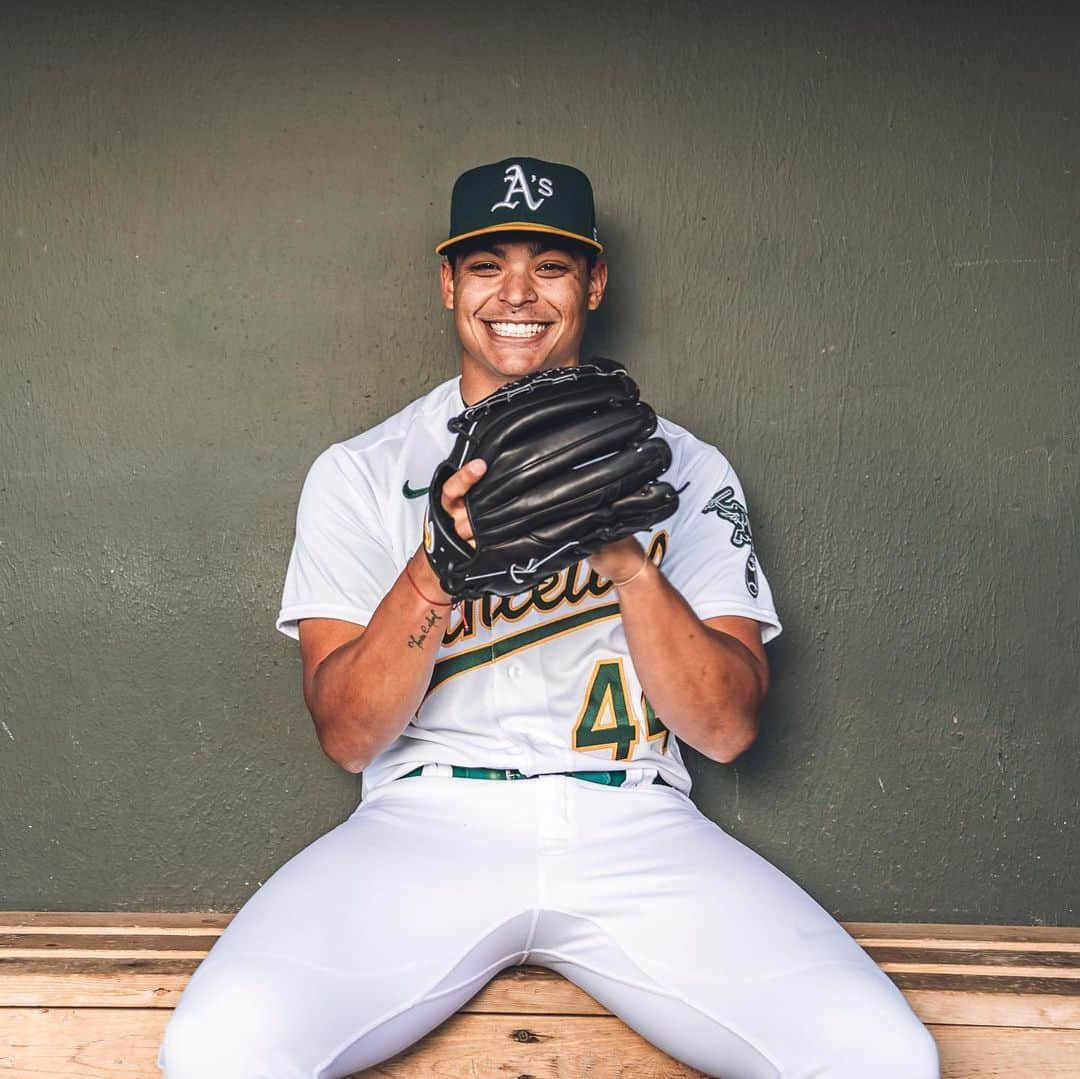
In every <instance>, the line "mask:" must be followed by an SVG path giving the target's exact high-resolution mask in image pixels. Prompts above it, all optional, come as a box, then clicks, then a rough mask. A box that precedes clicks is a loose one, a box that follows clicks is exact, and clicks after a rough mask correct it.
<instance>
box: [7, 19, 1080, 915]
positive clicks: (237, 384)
mask: <svg viewBox="0 0 1080 1079" xmlns="http://www.w3.org/2000/svg"><path fill="white" fill-rule="evenodd" d="M815 6H816V7H818V8H829V9H831V11H830V13H829V14H823V13H820V12H818V13H815V12H814V11H812V9H813V8H814V7H815ZM102 7H103V6H102V5H83V6H81V7H76V6H74V5H71V6H68V7H61V6H59V5H56V6H50V5H48V4H44V5H43V4H35V5H27V6H26V7H25V9H24V10H23V11H22V12H21V13H19V12H16V13H15V14H14V15H13V16H9V19H8V21H7V24H6V30H5V34H4V35H3V39H2V41H0V95H2V97H0V100H2V102H3V108H2V109H0V139H2V149H3V156H2V164H0V243H2V245H3V247H2V253H3V257H2V259H0V328H2V334H0V348H2V366H0V615H2V620H0V626H2V632H3V643H4V647H3V649H2V650H0V686H2V693H0V720H2V723H0V821H2V824H0V844H2V848H3V849H2V852H0V906H3V907H6V908H42V909H80V908H81V909H195V908H201V909H235V908H236V907H238V906H239V905H240V904H241V903H242V902H243V901H244V900H245V899H246V898H247V897H248V896H249V895H250V894H251V893H252V892H253V891H254V890H255V889H256V888H257V887H258V885H259V883H260V882H262V881H264V880H265V879H266V878H267V877H268V875H269V874H270V873H272V872H273V871H274V870H275V869H276V868H277V867H278V866H279V865H281V864H282V863H283V862H284V861H285V860H286V859H287V858H288V857H290V856H291V855H292V854H294V853H295V852H297V851H298V850H300V849H301V848H302V847H303V846H305V845H306V844H307V843H309V842H310V841H312V840H313V839H314V838H316V837H317V836H318V835H320V834H322V833H323V832H324V831H326V830H328V829H329V828H330V827H332V826H333V825H335V824H337V823H338V822H340V821H341V820H343V819H344V818H345V816H346V815H347V814H348V813H349V812H350V811H351V809H352V808H353V807H354V806H355V804H356V801H357V798H358V790H359V784H358V780H357V779H356V777H353V776H350V775H348V774H347V773H345V772H343V771H341V770H340V769H338V768H337V766H336V765H334V764H332V763H331V762H330V761H328V760H327V759H325V758H324V757H323V755H322V753H321V751H320V750H319V747H318V744H317V742H316V740H315V737H314V733H313V729H312V726H311V723H310V720H309V719H308V717H307V714H306V712H305V710H304V706H303V703H302V699H301V693H300V664H299V657H298V653H297V648H296V645H295V644H294V643H293V642H291V641H289V640H287V639H285V638H284V637H283V636H281V635H279V634H278V633H277V632H276V631H275V630H274V626H273V623H274V616H275V614H276V611H277V606H278V600H279V597H280V588H281V582H282V578H283V574H284V569H285V563H286V559H287V556H288V552H289V548H290V545H291V542H292V534H293V531H292V530H293V514H294V512H295V507H296V500H297V497H298V494H299V490H300V484H301V482H302V479H303V477H304V475H305V473H306V470H307V468H308V466H309V465H310V463H311V461H312V460H313V459H314V457H315V456H316V455H317V454H318V453H319V451H321V450H322V449H323V448H325V447H326V446H327V445H329V444H330V443H331V442H333V441H336V440H339V439H342V438H345V437H348V436H350V435H351V434H354V433H356V432H358V431H360V430H363V429H364V428H365V427H367V426H369V425H371V424H373V423H375V422H377V421H378V420H380V419H382V418H383V417H385V416H386V415H388V414H389V413H391V412H392V411H394V410H396V409H398V408H400V407H401V406H403V405H405V404H406V403H407V402H409V401H410V400H412V399H413V398H414V397H416V396H418V395H420V394H421V393H423V392H425V391H426V390H427V389H428V388H430V387H431V386H433V385H434V384H436V383H437V382H439V381H441V380H443V379H444V378H447V377H449V376H450V375H451V374H453V373H454V371H455V365H456V353H455V349H454V342H453V338H452V328H451V325H450V322H449V321H448V317H447V316H446V314H445V313H444V312H442V311H441V310H440V308H439V306H438V302H437V292H436V268H437V261H438V260H437V259H436V258H435V256H434V255H433V253H432V247H433V245H434V243H435V242H436V241H437V240H439V239H440V238H442V237H443V236H444V235H445V228H446V222H447V198H448V193H449V188H450V185H451V183H452V181H453V179H454V177H455V176H456V175H457V174H458V172H460V171H461V170H463V169H464V168H467V167H469V166H471V165H474V164H477V163H480V162H483V161H491V160H496V159H498V158H500V157H503V156H506V155H507V154H511V153H532V154H536V155H539V156H544V157H548V158H550V159H555V160H564V161H571V162H574V163H576V164H579V165H580V166H581V167H583V168H584V169H585V170H586V171H587V172H588V173H589V174H590V175H591V176H592V177H593V179H594V182H595V185H596V188H597V196H598V202H599V213H600V227H601V229H602V232H603V234H604V236H605V237H606V239H607V241H608V243H609V255H610V265H611V273H612V286H611V290H610V293H609V297H608V300H607V302H606V303H605V306H604V308H603V309H602V311H601V312H600V313H599V315H598V316H597V318H596V320H595V323H594V325H593V327H592V330H591V342H592V346H593V347H594V348H595V349H596V351H600V352H603V353H606V354H608V355H612V356H615V357H618V358H620V359H622V360H623V361H624V362H626V363H627V364H628V365H630V366H631V368H632V370H633V371H634V372H635V374H636V376H637V377H638V379H639V381H640V383H641V385H642V387H643V392H644V395H645V397H646V399H647V400H649V401H650V402H652V403H653V404H654V405H655V406H656V407H657V409H658V410H659V411H660V412H662V413H664V414H665V415H668V416H670V417H671V418H672V419H674V420H676V421H677V422H679V423H682V424H684V425H686V426H688V427H689V428H690V429H691V430H693V431H694V432H696V433H697V434H698V435H700V436H701V437H703V438H705V439H707V440H709V441H712V442H714V443H715V444H717V445H718V446H719V447H720V448H721V449H722V450H723V451H724V452H725V453H726V454H727V455H728V457H729V458H730V459H731V460H732V462H733V463H734V465H735V468H736V469H737V471H738V473H739V475H740V477H741V478H742V480H743V483H744V485H745V487H746V491H747V495H748V499H749V502H750V511H751V519H752V522H753V525H754V531H755V536H756V540H757V546H758V550H759V554H760V559H761V563H762V565H763V566H764V567H765V570H766V572H767V573H768V575H769V578H770V581H771V582H772V585H773V588H774V591H775V595H776V600H777V604H778V608H779V611H780V614H781V617H782V619H783V621H784V623H785V633H784V635H783V636H782V637H781V638H780V639H779V640H778V641H777V642H776V643H775V644H774V645H771V646H770V657H771V662H772V665H773V678H774V689H773V692H772V694H771V696H770V699H769V701H768V704H767V708H766V712H765V715H764V723H763V728H764V729H763V733H762V736H761V738H760V740H759V742H758V743H757V744H756V745H755V746H754V747H753V748H752V749H751V750H750V751H749V752H748V753H747V754H745V755H744V756H743V757H741V758H740V759H739V760H738V761H737V762H735V764H734V765H732V766H724V765H719V764H715V763H712V762H710V761H708V760H706V759H705V758H703V757H700V756H698V755H697V754H695V753H694V752H693V751H692V750H687V756H688V757H689V764H690V767H691V769H692V773H693V776H694V780H695V788H694V798H695V800H696V801H697V803H698V805H699V806H700V807H701V808H702V810H703V812H705V813H706V814H707V815H709V816H710V817H711V818H712V819H713V820H715V821H716V822H717V823H719V824H720V825H721V826H722V827H724V828H725V829H727V830H728V831H730V832H731V834H733V835H735V836H736V837H737V838H739V839H740V840H742V841H743V842H745V843H747V844H749V845H751V846H752V847H754V849H756V850H758V851H759V852H760V853H762V854H763V855H764V856H765V857H767V858H769V859H770V860H771V861H773V862H774V863H775V864H777V865H778V866H780V867H781V868H782V869H783V870H784V871H785V872H787V873H789V874H790V875H792V876H793V877H794V878H795V879H796V880H798V881H799V883H801V884H802V885H803V887H805V888H806V889H807V890H808V891H810V892H811V894H813V895H814V896H815V897H816V898H817V899H818V900H819V901H820V902H821V903H823V904H824V905H825V906H826V907H827V908H828V909H829V910H831V911H832V912H833V913H834V914H835V915H836V916H837V917H840V918H849V919H858V918H865V919H879V918H880V919H893V918H894V919H904V920H932V921H973V922H981V921H985V922H1019V923H1026V922H1045V923H1049V924H1065V923H1070V922H1071V923H1073V924H1075V923H1076V921H1077V909H1076V896H1077V891H1078V889H1077V873H1076V867H1077V864H1078V859H1077V844H1076V838H1075V837H1076V835H1077V827H1076V826H1077V816H1078V812H1080V810H1078V805H1077V785H1076V780H1075V770H1076V761H1077V727H1078V723H1077V721H1078V719H1080V709H1078V704H1077V702H1078V700H1080V679H1078V674H1077V657H1078V653H1080V610H1078V595H1077V581H1078V572H1080V544H1078V535H1077V507H1078V501H1080V500H1078V491H1080V438H1078V434H1077V422H1076V417H1077V414H1078V411H1080V376H1078V359H1080V348H1078V334H1077V330H1078V319H1077V298H1078V285H1080V223H1078V200H1077V194H1078V183H1077V181H1078V178H1080V153H1078V150H1080V105H1078V102H1080V75H1078V64H1077V55H1076V48H1075V42H1076V40H1077V30H1078V27H1080V22H1078V20H1077V19H1075V18H1074V19H1072V20H1071V22H1069V23H1068V24H1063V23H1062V22H1061V21H1060V19H1058V20H1052V19H1050V18H1049V17H1048V16H1042V15H1038V14H1034V15H1032V14H1029V15H1027V16H1024V17H1021V16H1018V15H1017V16H1012V15H1006V14H1004V13H1003V12H1004V11H1005V9H1004V8H1002V9H1001V10H1000V11H997V10H996V9H995V8H994V7H993V5H983V6H981V7H980V9H979V11H980V14H978V15H977V17H968V16H964V17H961V16H959V15H956V16H952V15H950V14H948V13H947V12H946V11H945V10H944V6H940V5H939V6H937V7H930V6H927V7H926V9H925V10H923V11H921V12H920V13H919V14H918V15H917V16H916V15H915V14H912V8H911V5H905V4H899V3H895V4H892V5H888V6H874V5H867V4H857V5H856V4H851V5H850V6H849V7H848V8H847V10H843V11H841V10H839V8H840V7H841V6H840V5H810V4H806V5H803V4H796V3H793V2H789V3H784V4H759V3H754V4H749V3H747V4H741V5H724V4H711V3H701V4H687V3H674V4H665V5H649V4H629V3H622V4H615V3H594V4H591V5H583V4H570V3H562V2H560V0H551V2H549V3H546V4H544V5H542V6H537V5H531V6H529V5H526V6H522V5H510V4H505V3H499V4H494V3H471V4H462V5H448V4H443V3H419V2H417V0H399V2H397V3H394V4H344V3H342V4H318V3H303V4H299V3H297V4H291V5H290V4H282V3H278V4H271V3H267V4H261V5H254V4H236V3H228V2H225V3H220V4H215V5H209V4H207V5H193V6H185V7H184V8H181V7H178V6H175V5H172V6H169V7H168V8H165V7H161V8H159V7H155V6H154V5H149V6H148V5H144V4H140V5H135V4H131V5H126V8H128V9H130V10H125V6H123V5H115V6H112V7H111V8H109V5H105V6H104V7H105V8H109V10H107V11H102V10H101V9H102ZM9 10H10V8H9Z"/></svg>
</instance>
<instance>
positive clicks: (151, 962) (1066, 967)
mask: <svg viewBox="0 0 1080 1079" xmlns="http://www.w3.org/2000/svg"><path fill="white" fill-rule="evenodd" d="M230 917H231V915H223V914H198V913H195V914H117V913H104V914H101V913H98V914H95V913H41V912H23V911H15V912H0V1077H5V1079H7V1077H14V1076H18V1077H19V1079H30V1077H33V1079H47V1077H52V1076H56V1077H60V1076H63V1077H64V1079H89V1077H91V1076H93V1077H94V1079H102V1077H106V1076H107V1077H109V1079H135V1077H137V1076H138V1077H142V1076H147V1077H154V1079H157V1077H158V1076H159V1075H160V1073H159V1072H158V1070H157V1067H156V1065H155V1062H154V1058H155V1056H156V1053H157V1047H158V1044H159V1043H160V1041H161V1036H162V1032H163V1031H164V1029H165V1023H166V1021H167V1020H168V1017H169V1014H170V1010H171V1009H172V1007H173V1006H174V1005H175V1004H176V1001H177V999H178V998H179V996H180V993H181V990H182V989H183V988H184V985H185V984H186V983H187V980H188V978H189V977H190V976H191V974H192V972H193V971H194V969H195V967H196V966H197V965H198V963H199V962H200V961H201V960H202V958H203V956H205V955H206V953H207V951H208V950H209V948H210V947H211V945H212V944H213V943H214V941H215V940H216V939H217V937H218V935H219V934H220V933H221V931H222V929H223V928H224V927H225V926H226V925H227V924H228V922H229V919H230ZM845 928H846V929H847V930H848V932H849V933H851V934H852V936H854V937H855V939H856V940H857V941H858V942H859V943H860V944H861V945H862V947H863V948H865V949H866V951H867V952H868V953H869V954H870V955H871V956H872V957H873V958H874V959H875V960H876V961H877V963H878V964H879V965H880V966H881V968H882V969H883V970H884V971H885V972H886V973H887V974H888V975H889V976H890V977H891V978H892V979H893V981H894V982H895V983H896V984H897V985H898V986H899V987H900V989H901V990H902V991H903V993H904V995H905V996H906V997H907V999H908V1000H909V1001H910V1002H911V1005H912V1007H913V1008H914V1009H915V1011H916V1012H917V1013H918V1015H919V1017H920V1018H921V1019H922V1020H923V1022H925V1023H926V1024H927V1025H928V1026H929V1028H930V1031H931V1033H932V1034H933V1035H934V1037H935V1039H936V1040H937V1044H938V1046H939V1049H940V1053H941V1059H942V1065H943V1069H942V1074H943V1075H944V1076H946V1077H948V1079H959V1077H961V1076H963V1077H975V1076H978V1077H979V1079H985V1077H987V1076H1003V1077H1004V1076H1010V1077H1013V1076H1016V1077H1023V1079H1056V1077H1064V1076H1071V1077H1074V1079H1075V1077H1077V1076H1080V929H1072V928H1044V927H1039V926H1034V927H1031V926H1002V925H984V926H978V925H896V924H891V923H869V922H854V923H851V922H849V923H845ZM363 1074H364V1075H365V1076H376V1075H377V1076H384V1077H385V1076H391V1077H409V1079H421V1077H429V1076H430V1077H434V1076H439V1077H440V1079H453V1077H457V1076H461V1077H466V1076H468V1077H472V1079H475V1077H477V1076H483V1077H486V1076H496V1075H498V1076H507V1077H514V1079H554V1077H562V1079H577V1077H581V1076H585V1075H588V1076H590V1079H591V1077H594V1076H595V1077H596V1079H608V1077H613V1076H617V1075H618V1076H651V1077H665V1079H676V1077H678V1079H681V1077H684V1076H697V1075H700V1073H699V1072H696V1071H694V1070H693V1069H690V1068H687V1067H685V1066H683V1065H681V1064H679V1063H677V1062H676V1061H674V1060H672V1059H671V1058H670V1057H668V1056H667V1055H666V1054H664V1053H662V1052H661V1051H660V1050H658V1049H655V1048H654V1047H653V1046H651V1045H649V1044H648V1043H647V1042H646V1041H644V1039H642V1038H641V1037H640V1036H639V1035H637V1034H636V1033H634V1032H633V1031H632V1030H630V1029H629V1028H628V1027H626V1026H625V1025H624V1024H623V1023H622V1022H621V1021H620V1020H619V1019H617V1018H616V1017H615V1016H613V1015H612V1014H611V1013H610V1012H608V1011H606V1010H605V1009H604V1008H602V1007H600V1006H599V1005H598V1004H597V1003H596V1002H595V1001H593V1000H592V998H590V997H589V996H587V995H586V994H585V993H583V992H582V991H581V990H580V989H578V988H577V987H576V986H574V985H572V984H571V983H570V982H567V981H566V980H564V979H563V978H562V977H560V976H559V975H557V974H555V973H553V972H551V971H548V970H545V969H544V968H542V967H518V968H516V969H513V970H510V971H504V972H503V973H502V974H500V975H498V976H497V977H496V978H494V979H493V980H492V981H491V982H490V983H489V984H488V985H487V986H486V987H485V988H484V989H482V990H481V991H480V992H479V993H477V995H476V996H475V997H473V999H472V1000H471V1001H470V1002H469V1003H468V1004H467V1005H466V1006H465V1007H464V1008H462V1009H461V1011H460V1012H458V1013H457V1014H456V1015H455V1016H453V1017H452V1018H451V1019H449V1020H447V1021H446V1022H445V1023H443V1025H442V1026H440V1027H439V1028H438V1029H437V1030H435V1031H433V1032H432V1033H431V1034H429V1035H428V1036H427V1037H426V1038H424V1039H423V1040H422V1041H420V1042H418V1043H417V1044H416V1045H414V1046H413V1047H412V1048H410V1049H409V1050H408V1051H407V1052H405V1053H402V1054H401V1055H399V1056H397V1057H395V1058H394V1059H393V1060H390V1061H386V1062H385V1063H383V1064H381V1065H379V1066H378V1067H377V1068H374V1069H372V1070H370V1071H368V1072H365V1073H363ZM868 1079H872V1077H868Z"/></svg>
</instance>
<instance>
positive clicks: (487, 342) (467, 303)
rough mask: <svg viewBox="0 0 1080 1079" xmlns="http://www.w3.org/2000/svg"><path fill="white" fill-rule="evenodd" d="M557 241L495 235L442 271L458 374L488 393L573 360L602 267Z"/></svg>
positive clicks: (596, 297) (600, 292)
mask: <svg viewBox="0 0 1080 1079" xmlns="http://www.w3.org/2000/svg"><path fill="white" fill-rule="evenodd" d="M557 242H558V241H557V239H553V238H552V237H547V236H540V237H535V238H532V239H517V238H509V237H507V236H506V235H504V234H502V235H501V234H498V233H496V234H494V235H492V237H491V245H490V246H489V247H484V248H481V249H476V250H473V251H470V252H468V253H467V254H465V255H462V256H460V257H459V258H458V259H457V263H456V266H455V268H454V269H453V270H452V271H451V269H450V266H449V263H447V262H446V261H444V262H443V263H442V268H441V275H442V277H441V281H442V297H443V304H444V306H446V307H447V308H448V309H449V310H452V311H453V312H454V327H455V329H456V330H457V334H458V337H459V338H460V340H461V345H462V348H463V350H464V354H463V356H462V374H463V376H465V377H467V380H468V381H469V382H470V383H472V384H474V385H476V386H477V387H481V388H483V390H484V392H490V391H491V390H493V389H496V388H497V387H498V386H500V385H502V384H503V383H505V382H507V381H509V380H511V379H515V378H520V377H521V376H522V375H527V374H529V373H531V372H533V371H539V370H542V369H546V368H549V367H564V366H572V365H573V364H575V363H577V362H578V360H579V355H578V352H579V349H580V347H581V339H582V336H583V335H584V333H585V319H586V313H587V312H589V311H595V310H596V308H597V307H599V306H600V301H601V300H602V299H603V296H604V287H605V285H606V284H607V266H606V265H605V264H604V263H603V262H602V261H599V260H598V261H597V263H596V265H595V266H594V267H593V269H592V272H591V273H590V272H589V269H588V260H587V259H586V257H585V255H583V254H580V253H578V252H575V251H570V250H566V249H564V248H560V247H558V246H556V245H557Z"/></svg>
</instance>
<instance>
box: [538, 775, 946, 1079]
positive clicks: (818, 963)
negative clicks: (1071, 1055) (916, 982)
mask: <svg viewBox="0 0 1080 1079" xmlns="http://www.w3.org/2000/svg"><path fill="white" fill-rule="evenodd" d="M567 783H568V784H569V786H568V788H567V828H568V840H567V844H566V849H565V851H563V852H562V853H561V856H558V857H555V856H553V857H548V858H547V859H543V865H542V876H543V881H544V891H545V894H546V899H547V904H546V908H545V910H544V912H543V913H542V915H541V917H540V919H539V921H538V924H537V927H536V933H535V936H534V940H533V944H532V948H531V950H530V953H529V956H528V957H527V960H526V961H527V962H530V963H538V964H542V965H545V966H550V967H552V968H553V969H555V970H558V971H559V972H560V973H562V974H563V975H564V976H566V977H567V978H569V979H570V980H572V981H574V982H576V983H577V984H579V985H581V987H582V988H583V989H585V991H586V992H588V993H589V994H590V995H591V996H593V997H594V998H595V999H596V1000H598V1001H599V1002H600V1003H602V1004H604V1005H605V1006H606V1007H608V1008H610V1009H611V1011H612V1012H614V1013H615V1014H616V1015H618V1016H619V1017H620V1018H622V1019H623V1020H624V1021H625V1022H626V1023H627V1024H628V1025H629V1026H631V1027H633V1028H634V1029H636V1030H637V1031H638V1032H639V1033H640V1034H641V1035H642V1036H643V1037H645V1038H646V1040H648V1041H649V1042H651V1043H652V1044H654V1045H656V1046H658V1047H659V1048H661V1049H663V1050H664V1051H665V1052H667V1053H668V1054H669V1055H671V1056H673V1057H675V1058H676V1059H678V1060H680V1061H682V1062H684V1063H686V1064H689V1065H691V1066H692V1067H696V1068H698V1069H699V1070H700V1071H703V1072H704V1073H705V1074H707V1075H713V1076H723V1077H724V1079H776V1077H781V1076H782V1077H784V1079H811V1077H813V1079H819V1077H820V1079H826V1077H828V1079H866V1077H868V1076H873V1077H874V1079H931V1077H934V1079H936V1077H937V1076H938V1075H939V1064H938V1054H937V1048H936V1046H935V1044H934V1042H933V1039H932V1038H931V1036H930V1034H929V1032H928V1031H927V1030H926V1027H925V1026H924V1025H923V1024H922V1023H921V1022H920V1020H919V1019H918V1017H917V1016H916V1015H915V1013H914V1012H913V1011H912V1010H911V1008H910V1006H909V1005H908V1003H907V1001H906V1000H905V998H904V996H903V994H902V993H901V992H900V991H899V990H898V989H897V988H896V986H895V985H894V984H893V983H892V982H891V980H890V979H889V978H888V976H887V975H885V974H884V973H883V972H882V971H881V970H880V968H879V967H878V966H877V964H876V963H874V961H873V960H872V959H870V957H869V956H867V955H866V953H865V952H864V951H863V950H862V949H861V948H860V947H859V945H858V944H857V943H856V942H855V941H854V940H853V939H852V937H851V936H850V935H849V934H848V933H847V932H846V931H845V930H844V928H843V927H842V926H841V925H840V924H839V923H838V922H837V921H835V919H833V918H832V916H831V915H829V914H828V912H826V911H825V910H824V909H823V908H822V907H821V906H820V905H819V904H818V903H817V902H816V901H815V900H814V899H813V898H811V896H809V895H808V894H807V893H806V892H805V891H804V890H803V889H801V888H800V887H799V886H798V885H797V884H795V883H794V882H793V881H791V880H790V879H789V878H788V877H786V876H785V875H784V874H783V873H781V872H780V871H779V870H778V869H777V868H776V867H774V866H773V865H771V864H770V863H769V862H768V861H766V860H765V859H764V858H762V857H761V856H760V855H758V854H757V853H756V852H754V851H753V850H751V849H750V848H749V847H747V846H745V845H744V844H742V843H740V842H739V841H738V840H736V839H735V838H733V837H732V836H730V835H728V834H727V833H726V832H724V831H723V829H721V828H720V827H718V826H717V825H716V824H715V823H713V822H712V821H710V820H708V819H707V818H706V817H704V816H703V815H702V814H701V813H700V812H699V811H698V809H697V808H696V806H694V804H693V802H692V801H691V800H690V799H689V798H687V797H686V796H685V795H682V794H680V793H679V792H677V791H674V790H672V789H671V788H667V787H660V786H643V787H639V788H613V787H601V786H597V785H594V784H587V783H582V782H580V781H575V780H568V781H567Z"/></svg>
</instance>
